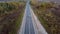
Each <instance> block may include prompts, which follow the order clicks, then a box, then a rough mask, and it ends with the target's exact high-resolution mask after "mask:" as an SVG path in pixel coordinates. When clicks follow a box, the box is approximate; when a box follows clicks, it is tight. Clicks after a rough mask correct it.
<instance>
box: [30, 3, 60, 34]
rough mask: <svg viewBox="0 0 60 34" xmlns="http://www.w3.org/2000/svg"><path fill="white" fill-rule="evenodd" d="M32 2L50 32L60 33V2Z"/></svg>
mask: <svg viewBox="0 0 60 34" xmlns="http://www.w3.org/2000/svg"><path fill="white" fill-rule="evenodd" d="M30 4H31V6H32V8H33V10H34V13H35V14H36V16H37V17H38V19H39V20H40V21H41V24H42V25H43V26H44V27H45V29H46V31H47V32H48V34H60V4H57V3H53V2H37V3H32V2H30Z"/></svg>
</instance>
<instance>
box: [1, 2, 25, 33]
mask: <svg viewBox="0 0 60 34" xmlns="http://www.w3.org/2000/svg"><path fill="white" fill-rule="evenodd" d="M24 8H25V2H8V3H0V34H17V31H18V29H19V28H20V25H21V22H22V17H23V14H24Z"/></svg>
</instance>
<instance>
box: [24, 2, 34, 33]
mask: <svg viewBox="0 0 60 34" xmlns="http://www.w3.org/2000/svg"><path fill="white" fill-rule="evenodd" d="M24 34H35V32H34V27H33V23H32V18H31V12H30V8H29V3H27V7H26V23H25V32H24Z"/></svg>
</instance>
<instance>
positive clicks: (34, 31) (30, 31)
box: [18, 2, 47, 34]
mask: <svg viewBox="0 0 60 34" xmlns="http://www.w3.org/2000/svg"><path fill="white" fill-rule="evenodd" d="M18 32H19V33H18V34H47V32H46V31H45V29H44V28H43V26H42V25H41V24H40V22H39V21H38V20H37V18H36V16H35V15H34V13H33V11H32V9H31V7H30V5H29V2H27V4H26V8H25V13H24V17H23V20H22V25H21V28H20V30H19V31H18Z"/></svg>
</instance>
